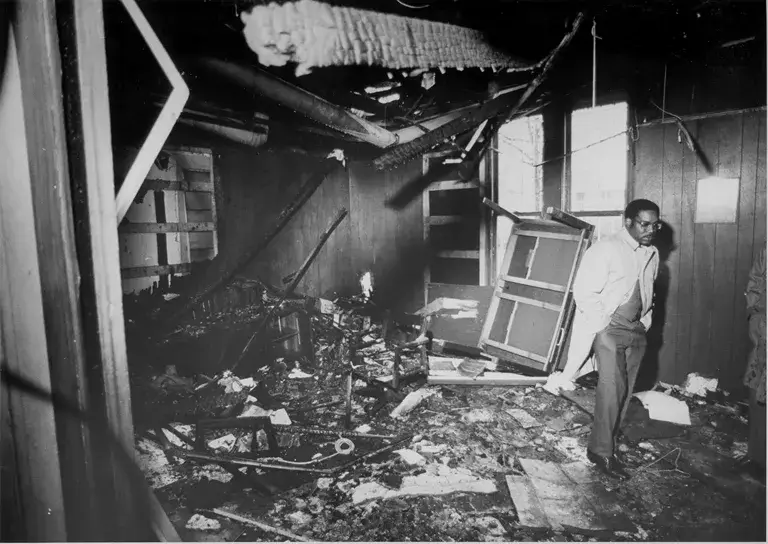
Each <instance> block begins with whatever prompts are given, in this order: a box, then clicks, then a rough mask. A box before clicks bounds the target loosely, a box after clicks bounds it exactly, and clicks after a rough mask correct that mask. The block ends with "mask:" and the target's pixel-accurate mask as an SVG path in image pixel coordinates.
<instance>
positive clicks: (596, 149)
mask: <svg viewBox="0 0 768 544" xmlns="http://www.w3.org/2000/svg"><path fill="white" fill-rule="evenodd" d="M627 113H628V107H627V103H626V102H620V103H617V104H610V105H607V106H599V107H596V108H585V109H580V110H575V111H574V112H573V114H572V116H571V206H570V208H571V211H572V212H587V211H611V210H622V209H623V208H624V206H625V198H626V196H625V195H626V187H627V135H626V130H627Z"/></svg>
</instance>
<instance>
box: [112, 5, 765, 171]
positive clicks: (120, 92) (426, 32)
mask: <svg viewBox="0 0 768 544" xmlns="http://www.w3.org/2000/svg"><path fill="white" fill-rule="evenodd" d="M138 1H139V5H140V6H141V8H142V10H143V11H144V12H145V14H146V16H147V19H148V20H149V21H150V23H151V25H152V28H153V29H154V30H155V32H156V33H157V35H158V37H159V39H160V41H161V42H162V44H163V46H164V47H165V48H166V49H167V50H168V53H169V55H170V58H171V59H172V60H173V62H174V63H175V64H176V66H177V67H178V68H179V71H180V72H181V73H182V75H183V77H184V80H185V82H186V83H187V84H188V85H189V88H190V98H189V101H188V102H187V104H186V107H185V110H184V112H183V113H182V115H181V118H180V121H179V126H183V127H186V128H187V130H193V131H198V133H201V134H202V133H204V134H205V135H206V136H210V135H212V134H213V135H215V136H216V137H219V138H225V139H227V140H229V141H230V142H237V143H239V144H242V145H249V146H252V147H256V146H263V145H265V142H266V145H267V146H271V147H278V148H294V149H295V148H299V149H302V150H310V149H313V150H314V151H315V152H318V153H325V152H327V150H328V148H331V149H332V148H334V147H342V146H343V147H345V148H346V149H347V152H348V154H349V155H351V156H354V155H355V154H356V152H357V153H360V154H361V155H366V156H367V157H368V158H369V159H375V158H377V157H381V158H380V159H379V160H378V161H377V162H376V165H377V166H378V167H380V168H389V167H392V166H396V165H397V164H399V163H401V162H402V161H401V159H402V158H404V157H406V158H407V156H411V155H413V151H414V150H416V151H418V152H422V151H424V150H425V147H428V146H427V143H431V145H437V144H440V143H444V142H446V139H448V141H449V142H451V145H453V146H454V147H456V146H458V147H464V146H466V145H467V144H468V143H469V142H472V141H474V142H475V143H476V142H477V140H478V139H479V140H480V141H482V140H483V135H485V134H488V133H491V132H492V131H493V130H494V126H495V124H498V120H499V119H502V118H504V116H505V115H507V114H509V113H510V112H512V111H513V109H514V108H515V107H517V110H516V114H524V113H527V112H529V111H531V110H536V109H537V108H541V107H542V106H543V105H544V104H546V103H547V101H548V100H549V99H550V98H551V97H552V96H553V93H554V92H556V91H557V89H561V88H567V85H564V82H567V80H568V78H569V77H570V76H571V75H573V74H575V73H577V72H585V73H586V72H589V73H591V59H592V46H593V36H592V35H591V33H590V31H589V26H591V23H592V19H593V17H594V20H595V21H596V22H597V42H596V46H597V50H598V56H602V55H608V54H613V55H632V56H633V58H634V57H637V58H641V57H643V56H646V57H652V58H656V59H659V58H661V59H667V58H669V59H674V58H681V59H685V60H687V61H692V59H695V58H697V59H699V60H701V59H702V58H705V57H706V56H707V55H709V54H710V53H711V51H712V50H713V48H715V49H717V50H718V51H719V52H722V51H730V52H732V53H734V56H738V55H741V56H742V57H749V56H750V55H752V56H755V55H756V54H757V53H755V51H757V52H758V53H759V54H760V55H763V56H764V43H765V25H764V19H765V16H764V15H765V13H764V12H765V6H764V4H763V5H762V12H761V11H760V4H762V3H760V2H728V1H725V0H710V1H708V2H704V3H700V4H697V5H692V4H691V3H688V2H681V1H674V0H673V1H670V2H662V3H647V2H640V1H637V2H635V1H626V2H616V1H611V0H606V1H604V2H600V3H599V4H594V5H592V4H590V6H591V7H592V8H594V11H592V12H590V13H587V14H586V16H585V20H587V21H588V24H585V25H583V29H582V31H581V32H580V33H578V34H577V35H576V36H575V37H574V39H573V43H572V44H571V45H570V46H569V48H568V50H567V51H565V52H564V53H563V54H561V55H560V57H566V58H565V59H562V58H561V63H560V64H559V67H558V68H557V69H555V70H553V71H552V73H550V74H549V75H548V77H547V81H546V82H545V83H544V84H543V85H540V84H541V81H538V83H537V85H536V88H535V89H534V90H535V91H536V92H535V93H533V92H528V90H529V88H530V85H531V83H532V82H533V81H535V80H536V78H537V77H538V76H539V75H541V74H542V72H544V70H543V68H544V65H545V63H546V61H547V60H548V59H550V58H551V56H552V52H553V50H555V49H556V48H557V47H558V44H559V43H561V41H562V40H563V37H564V36H566V35H568V34H569V33H571V32H572V31H573V30H574V21H576V19H577V15H578V8H579V6H580V5H581V3H573V2H559V1H535V0H489V1H488V2H487V3H484V4H483V9H482V10H479V9H477V6H476V2H473V1H472V0H450V1H448V0H434V1H427V0H412V1H410V2H404V1H400V0H368V1H366V2H362V1H360V0H328V1H326V2H319V1H316V0H299V1H289V2H267V1H259V2H254V1H252V0H249V1H243V0H197V1H190V2H185V3H184V4H183V9H179V4H178V2H175V1H173V0H138ZM760 13H762V16H759V15H760ZM105 16H106V34H107V45H108V63H109V67H110V73H109V77H110V99H111V102H112V114H113V127H114V128H113V133H114V135H115V136H116V139H117V140H121V139H122V140H126V139H127V140H129V143H131V144H132V145H136V144H137V143H140V142H141V141H142V138H143V137H144V135H145V134H146V127H147V126H149V125H150V124H151V120H152V119H154V118H155V117H156V116H157V112H158V111H159V108H160V107H161V106H162V104H163V103H164V100H165V98H166V97H167V95H168V89H167V87H168V85H167V82H166V81H165V80H164V79H163V77H162V74H159V75H158V74H157V70H155V66H154V62H155V61H154V59H153V58H152V57H151V55H148V54H147V53H146V51H144V50H143V48H144V46H143V44H142V43H141V40H136V37H135V36H133V35H132V34H135V32H133V31H132V29H131V28H130V27H131V23H130V20H127V18H126V17H125V15H124V14H123V13H121V6H120V2H112V3H108V4H107V5H106V7H105ZM649 29H654V30H653V32H649ZM723 44H726V45H728V47H727V48H725V49H724V47H725V45H723ZM729 44H730V45H729ZM761 48H762V49H761ZM736 53H738V55H736ZM115 67H118V69H115ZM581 75H583V74H581ZM557 92H559V91H557ZM524 95H527V96H526V101H525V104H522V103H521V102H520V100H519V99H520V98H521V97H522V96H524ZM483 108H484V109H483ZM481 110H483V113H482V114H481ZM489 111H490V112H491V113H490V114H488V112H489ZM470 121H471V122H470ZM486 121H487V122H486ZM483 123H485V125H484V126H482V131H481V132H482V133H483V134H481V135H479V136H478V132H477V129H478V127H480V126H481V125H482V124H483ZM459 125H461V126H459ZM457 128H461V129H462V130H454V129H457ZM436 130H440V131H441V132H435V131H436ZM427 136H428V138H427ZM438 136H439V137H438ZM414 141H416V142H417V143H418V145H412V146H410V147H409V148H403V147H402V146H403V145H404V144H408V143H410V142H414ZM383 148H386V151H387V152H388V153H387V154H385V155H381V153H382V149H383ZM417 148H418V149H417ZM403 151H408V153H405V154H403V153H400V152H403Z"/></svg>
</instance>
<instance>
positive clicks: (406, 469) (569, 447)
mask: <svg viewBox="0 0 768 544" xmlns="http://www.w3.org/2000/svg"><path fill="white" fill-rule="evenodd" d="M270 293H272V294H270ZM279 300H280V297H279V296H275V295H274V290H273V289H272V288H269V289H267V288H264V290H263V293H262V296H261V297H260V298H259V300H258V301H255V302H254V303H253V304H246V305H243V306H242V307H239V308H238V309H236V310H231V309H230V310H227V311H224V312H220V313H219V314H214V315H208V316H205V317H201V318H198V319H196V320H194V321H190V322H188V323H186V324H185V325H183V326H179V327H178V328H177V329H176V330H175V331H173V332H172V333H171V334H167V335H165V336H163V337H162V338H158V337H157V336H154V337H151V339H150V337H147V336H141V333H139V330H138V326H136V327H134V328H133V329H132V330H131V331H130V332H131V334H133V335H135V336H134V338H138V337H142V338H145V340H146V341H145V343H144V344H143V345H144V349H143V351H142V354H141V356H142V357H143V358H144V361H145V362H146V364H145V365H139V364H133V365H132V368H133V370H134V372H133V375H132V390H133V394H134V403H133V404H134V407H135V408H134V414H135V420H136V451H137V457H138V461H139V463H140V465H141V467H142V469H143V470H144V473H145V475H146V479H147V481H148V482H149V484H150V486H151V487H152V489H153V490H154V491H155V493H156V494H157V496H158V498H159V500H160V502H161V504H162V505H163V507H164V509H165V510H166V512H167V513H168V516H169V518H170V520H171V522H172V523H173V524H174V526H175V528H176V530H177V531H178V533H179V535H180V536H181V538H182V539H183V540H193V541H408V540H411V541H510V540H526V541H530V540H535V541H607V540H610V541H655V540H726V539H727V540H763V539H764V538H765V532H764V527H765V486H764V481H761V478H760V476H759V475H754V474H751V473H749V472H748V471H747V470H744V469H743V468H742V463H741V459H742V457H743V456H744V455H745V453H746V441H747V433H748V429H747V423H746V422H747V420H746V415H747V414H746V411H745V410H746V405H744V404H743V403H739V402H734V401H731V400H730V399H729V397H728V396H727V395H726V394H725V393H724V392H722V391H720V390H718V389H717V387H716V384H714V383H709V382H705V381H703V380H702V379H700V377H697V376H692V377H690V379H689V380H688V382H687V383H686V386H685V387H680V386H674V387H673V386H668V385H666V384H663V383H661V384H659V385H657V386H656V387H655V389H654V390H653V391H652V392H650V393H652V394H650V395H646V396H645V398H643V400H641V399H639V398H634V399H633V400H632V402H631V405H630V409H629V413H628V415H627V420H626V422H625V425H624V427H623V429H622V434H621V440H620V445H619V451H620V455H621V457H622V459H623V461H624V463H625V464H626V466H627V467H628V470H629V472H630V474H631V476H632V477H631V479H630V480H628V481H626V482H616V481H614V480H610V479H608V478H607V477H605V476H603V475H602V474H601V473H600V472H598V471H597V470H596V469H595V468H594V467H593V466H592V465H591V463H590V462H589V461H588V460H587V458H586V441H587V437H588V435H589V430H590V427H591V420H592V416H591V413H592V410H593V407H594V402H595V384H596V382H595V377H594V374H589V375H587V376H584V377H582V378H580V379H579V380H578V382H577V388H576V390H574V391H565V392H563V393H562V395H560V396H555V395H552V394H550V393H549V392H547V391H546V390H545V389H544V388H543V387H542V380H541V379H538V383H537V380H535V379H534V378H537V377H536V376H525V375H524V374H523V373H516V372H510V369H509V368H507V366H505V365H503V364H502V365H499V364H498V362H496V365H494V362H495V361H492V360H490V359H488V358H487V357H484V356H483V355H482V354H480V356H477V357H468V356H466V354H461V353H456V352H453V353H452V352H451V350H450V349H446V348H445V342H440V341H438V340H436V339H434V338H431V336H430V334H426V330H425V328H424V326H423V323H422V322H421V320H422V319H423V317H424V316H423V313H422V315H419V316H402V318H401V319H400V321H398V319H396V318H395V317H393V316H392V315H391V314H389V313H382V312H379V311H378V309H377V308H376V306H375V304H373V303H372V302H371V301H370V300H368V299H366V298H365V297H362V296H361V297H354V298H348V299H338V300H335V301H327V300H319V299H309V298H307V297H302V296H300V295H294V296H293V297H291V298H290V299H286V300H287V301H288V302H287V305H286V308H289V309H290V313H288V312H289V311H288V310H286V312H284V313H285V314H286V315H283V316H282V317H275V318H273V319H272V320H271V322H270V324H269V326H266V327H263V329H262V330H263V333H262V334H261V336H260V337H259V338H257V339H255V340H254V341H253V342H251V346H252V348H251V349H252V351H249V353H248V355H247V356H246V357H244V358H242V364H241V365H240V366H239V367H238V368H237V370H236V371H235V372H233V371H231V370H229V368H230V366H231V365H232V363H233V361H235V360H238V359H239V358H240V355H241V353H242V351H243V347H244V346H245V344H247V343H248V340H249V338H250V336H251V333H252V331H253V330H254V329H255V328H257V327H259V326H260V319H261V318H262V317H263V316H264V315H265V314H266V313H267V312H268V310H265V307H268V306H269V305H270V304H271V303H275V302H277V301H279ZM283 303H284V304H285V301H284V302H283ZM297 308H298V309H297ZM433 310H434V308H433ZM459 311H461V310H459ZM278 313H279V312H278ZM427 313H428V312H427ZM287 316H291V319H285V317H287ZM224 324H225V325H224ZM288 325H293V326H292V327H291V326H288ZM231 331H235V332H234V333H233V332H231ZM222 338H224V339H225V340H224V341H222ZM134 344H135V342H134ZM150 345H151V346H152V347H151V348H149V347H147V346H150ZM210 346H224V347H226V349H223V350H222V353H220V354H219V356H218V357H213V356H212V355H211V353H212V352H213V351H214V350H212V349H210ZM172 354H175V356H173V355H172ZM516 370H519V369H516ZM450 373H454V374H456V375H459V376H461V377H463V378H465V379H470V380H471V379H473V378H480V377H482V376H484V375H486V374H491V375H504V376H506V377H507V378H509V379H513V378H514V377H519V378H521V379H525V378H531V379H532V380H533V381H531V382H530V383H523V384H522V385H504V386H497V385H494V384H493V383H490V384H488V383H486V382H483V381H478V382H477V385H452V384H435V383H430V382H431V381H432V380H434V378H435V377H438V378H439V377H441V376H443V377H444V376H445V375H446V374H450ZM641 397H642V395H641ZM660 401H666V402H667V403H671V404H673V405H675V406H677V407H678V410H681V411H682V413H683V414H684V417H687V421H681V420H680V417H676V416H675V415H674V414H671V415H670V411H669V409H668V408H664V409H663V410H661V412H662V416H660V415H659V413H658V412H659V410H658V409H657V408H656V407H655V404H654V403H658V402H660ZM665 419H666V420H667V421H665ZM669 420H673V421H669Z"/></svg>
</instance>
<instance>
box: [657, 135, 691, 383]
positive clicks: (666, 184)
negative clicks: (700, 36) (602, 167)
mask: <svg viewBox="0 0 768 544" xmlns="http://www.w3.org/2000/svg"><path fill="white" fill-rule="evenodd" d="M663 137H664V139H663V142H664V143H663V159H662V165H661V166H662V188H661V200H660V201H659V206H660V207H661V209H662V218H663V219H662V220H663V221H664V222H665V223H666V225H665V227H668V228H665V229H664V230H663V231H661V232H660V233H659V239H660V240H661V241H663V243H661V244H659V256H660V259H661V265H660V269H659V280H658V281H657V287H656V297H657V301H658V303H659V304H658V306H657V308H656V316H655V320H656V321H657V323H656V325H655V327H654V330H655V331H659V334H658V335H656V336H654V337H653V339H654V340H655V341H656V342H657V345H656V346H652V347H653V349H656V350H657V351H658V359H657V361H656V368H657V369H658V375H659V379H661V380H663V381H665V382H674V381H675V380H676V370H677V361H676V357H675V347H676V344H677V342H676V340H677V335H678V331H679V330H680V322H681V318H683V317H687V315H683V316H681V315H680V313H679V308H678V299H679V296H678V291H679V290H678V288H677V287H678V285H677V284H674V285H673V283H672V281H673V278H674V279H676V278H679V277H680V272H681V262H680V261H681V259H680V256H681V252H680V251H679V247H680V245H681V243H682V240H681V239H680V234H681V230H682V226H683V153H684V149H685V145H684V144H682V143H680V142H679V141H678V139H677V127H676V126H674V125H665V126H664V136H663ZM662 310H663V311H662ZM661 361H665V362H668V361H674V362H675V364H673V365H670V364H666V365H661V364H660V362H661Z"/></svg>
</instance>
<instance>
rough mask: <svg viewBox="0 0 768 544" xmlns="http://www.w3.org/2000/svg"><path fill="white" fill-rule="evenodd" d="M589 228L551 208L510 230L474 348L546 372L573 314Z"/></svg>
mask: <svg viewBox="0 0 768 544" xmlns="http://www.w3.org/2000/svg"><path fill="white" fill-rule="evenodd" d="M593 228H594V227H593V226H592V225H590V224H589V223H586V222H585V221H582V220H581V219H578V218H576V217H574V216H572V215H570V214H567V213H565V212H563V211H561V210H558V209H556V208H552V207H550V208H547V209H546V211H545V212H544V213H543V214H542V218H540V219H521V220H520V222H517V223H515V224H514V225H513V227H512V232H511V234H510V237H509V241H508V243H507V249H506V252H505V255H504V261H503V264H502V269H501V274H500V275H499V276H498V279H497V281H496V288H495V290H494V294H493V297H492V299H491V305H490V307H489V310H488V315H487V316H486V320H485V324H484V325H483V331H482V334H481V336H480V341H479V344H478V345H479V347H480V348H481V349H483V350H484V351H486V352H487V353H489V354H491V355H493V356H495V357H498V358H500V359H503V360H506V361H510V362H513V363H516V364H520V365H522V366H525V367H528V368H532V369H534V370H538V371H542V372H544V373H547V374H548V373H550V372H552V371H553V370H554V368H555V367H556V365H557V363H558V362H559V359H560V355H561V353H562V351H563V348H564V344H565V340H566V337H567V333H568V327H569V326H570V321H571V317H572V315H573V311H574V307H575V306H574V302H573V296H572V293H571V289H572V286H573V281H574V278H575V275H576V270H577V269H578V265H579V262H580V261H581V258H582V256H583V254H584V252H585V251H586V250H587V248H588V247H589V245H590V243H591V239H592V232H593Z"/></svg>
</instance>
